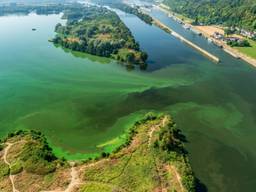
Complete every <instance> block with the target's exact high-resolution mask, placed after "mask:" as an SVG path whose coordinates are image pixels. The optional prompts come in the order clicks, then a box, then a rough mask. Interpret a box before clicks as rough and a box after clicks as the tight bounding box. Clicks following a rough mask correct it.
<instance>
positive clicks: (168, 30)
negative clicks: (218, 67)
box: [153, 18, 220, 63]
mask: <svg viewBox="0 0 256 192" xmlns="http://www.w3.org/2000/svg"><path fill="white" fill-rule="evenodd" d="M153 23H154V24H155V25H156V26H158V27H159V28H161V29H163V30H164V31H166V32H167V33H170V34H171V35H173V36H174V37H176V38H177V39H180V40H181V41H182V42H184V43H186V44H187V45H189V46H190V47H192V48H194V49H196V50H197V51H199V52H200V53H202V54H203V55H204V56H206V57H207V58H209V59H210V60H212V61H214V62H216V63H219V62H220V59H219V58H218V57H216V56H215V55H213V54H211V53H209V52H208V51H206V50H204V49H203V48H201V47H199V46H198V45H196V44H194V43H193V42H191V41H189V40H188V39H186V38H184V37H183V36H181V35H180V34H178V33H176V32H175V31H173V30H172V29H171V28H170V27H168V26H167V25H165V24H164V23H162V22H161V21H160V20H158V19H156V18H153Z"/></svg>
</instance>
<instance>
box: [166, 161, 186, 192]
mask: <svg viewBox="0 0 256 192" xmlns="http://www.w3.org/2000/svg"><path fill="white" fill-rule="evenodd" d="M167 170H168V171H169V172H171V173H172V174H174V179H175V180H176V182H177V183H178V184H179V188H180V191H181V192H184V191H185V189H184V186H183V184H182V180H181V176H180V174H179V172H178V171H177V168H176V167H175V166H173V165H168V166H167Z"/></svg>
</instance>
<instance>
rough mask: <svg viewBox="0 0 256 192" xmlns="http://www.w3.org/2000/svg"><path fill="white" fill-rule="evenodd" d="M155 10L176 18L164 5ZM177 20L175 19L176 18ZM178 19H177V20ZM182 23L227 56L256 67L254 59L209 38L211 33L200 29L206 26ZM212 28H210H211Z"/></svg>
mask: <svg viewBox="0 0 256 192" xmlns="http://www.w3.org/2000/svg"><path fill="white" fill-rule="evenodd" d="M157 8H159V9H160V10H161V11H163V12H165V13H166V14H172V17H174V18H175V17H176V16H175V15H174V14H175V13H174V12H172V11H171V10H170V8H169V7H168V6H166V5H165V4H162V3H161V4H159V5H157ZM176 18H177V17H176ZM177 19H179V18H177ZM183 22H184V23H185V24H186V25H188V26H189V27H190V28H191V29H192V30H195V31H198V32H200V33H201V34H202V35H203V36H204V37H205V38H207V39H209V40H210V41H212V42H213V43H214V44H215V45H217V46H221V47H222V48H223V51H225V52H226V53H228V54H229V55H231V56H233V57H235V58H236V59H242V60H244V61H245V62H247V63H249V64H250V65H252V66H254V67H256V59H254V58H252V57H250V56H248V55H246V54H244V53H242V52H240V51H239V50H237V49H234V48H232V47H230V46H229V45H227V44H226V43H225V42H223V41H220V40H217V39H214V38H213V37H211V33H209V31H207V29H203V28H202V27H208V26H195V25H192V24H191V23H189V22H188V21H186V20H183ZM211 27H212V26H211Z"/></svg>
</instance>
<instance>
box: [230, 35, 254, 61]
mask: <svg viewBox="0 0 256 192" xmlns="http://www.w3.org/2000/svg"><path fill="white" fill-rule="evenodd" d="M247 40H248V41H249V43H250V45H251V47H236V48H235V49H237V50H239V51H240V52H242V53H244V54H246V55H248V56H250V57H252V58H254V59H256V42H255V41H252V40H249V39H247Z"/></svg>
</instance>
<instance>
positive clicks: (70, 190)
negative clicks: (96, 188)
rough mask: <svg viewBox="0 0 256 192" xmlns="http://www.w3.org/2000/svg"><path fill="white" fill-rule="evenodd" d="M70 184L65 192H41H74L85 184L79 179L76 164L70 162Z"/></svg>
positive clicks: (63, 191) (57, 191) (50, 191)
mask: <svg viewBox="0 0 256 192" xmlns="http://www.w3.org/2000/svg"><path fill="white" fill-rule="evenodd" d="M70 166H71V169H70V178H71V179H70V183H69V185H68V186H67V188H66V189H65V190H49V191H41V192H73V191H74V189H75V187H77V186H78V185H82V184H84V183H83V182H82V181H81V179H80V178H79V170H78V168H76V167H75V162H70Z"/></svg>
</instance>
